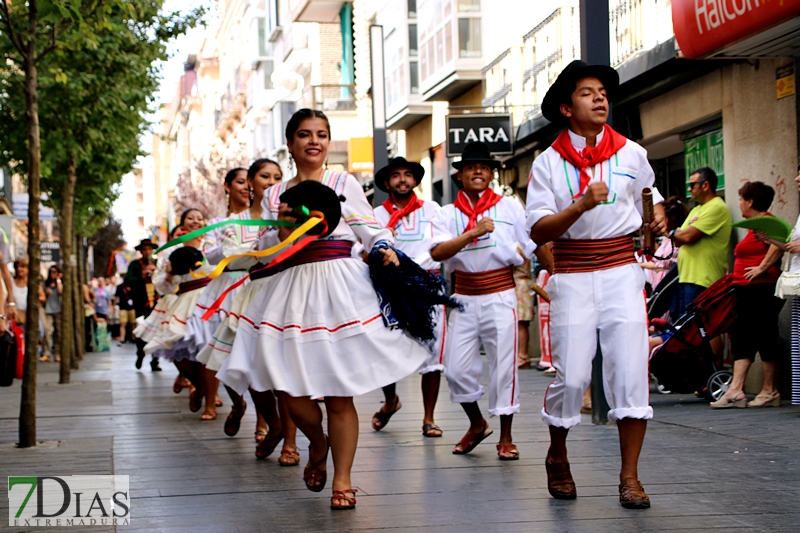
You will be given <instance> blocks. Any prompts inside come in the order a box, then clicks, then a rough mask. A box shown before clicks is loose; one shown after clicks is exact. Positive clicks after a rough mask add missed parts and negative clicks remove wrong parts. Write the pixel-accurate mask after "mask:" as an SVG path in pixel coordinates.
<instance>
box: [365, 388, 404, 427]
mask: <svg viewBox="0 0 800 533" xmlns="http://www.w3.org/2000/svg"><path fill="white" fill-rule="evenodd" d="M395 398H397V400H395V402H394V411H389V412H387V411H375V414H374V415H372V429H374V430H375V431H380V430H382V429H383V428H385V427H386V424H388V423H389V419H390V418H392V416H394V414H395V413H396V412H397V411H399V410H400V408H401V407H403V404H402V403H400V396H395Z"/></svg>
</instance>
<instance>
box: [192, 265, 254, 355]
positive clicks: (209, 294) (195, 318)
mask: <svg viewBox="0 0 800 533" xmlns="http://www.w3.org/2000/svg"><path fill="white" fill-rule="evenodd" d="M246 275H247V272H223V273H222V274H221V275H220V276H218V277H216V278H214V279H213V280H211V283H209V284H208V285H207V286H206V287H205V288H203V290H202V292H201V294H200V297H199V298H198V299H197V303H195V305H194V309H193V310H192V315H191V316H190V317H189V323H190V324H189V329H191V331H192V333H193V334H194V343H195V344H196V345H197V346H200V347H201V348H202V347H204V346H206V345H207V344H208V343H209V342H210V341H211V338H212V335H213V334H214V331H215V330H216V329H217V327H218V326H219V325H220V323H222V322H225V319H226V318H227V317H228V316H230V311H231V305H232V303H233V300H234V298H235V297H236V295H237V294H238V293H240V292H241V291H242V289H243V288H244V287H243V286H239V287H236V288H235V289H233V290H232V291H231V292H229V293H228V294H227V295H226V296H225V299H224V300H223V301H222V304H221V305H220V307H219V309H217V312H216V313H214V314H213V315H211V317H209V319H208V320H207V321H206V320H203V314H205V312H206V311H208V309H209V308H210V307H211V306H212V305H213V304H214V302H216V301H217V298H219V297H220V295H221V294H222V293H223V292H225V290H226V289H227V288H228V287H230V286H231V285H233V284H234V283H236V282H237V281H239V280H240V279H242V278H243V277H245V276H246Z"/></svg>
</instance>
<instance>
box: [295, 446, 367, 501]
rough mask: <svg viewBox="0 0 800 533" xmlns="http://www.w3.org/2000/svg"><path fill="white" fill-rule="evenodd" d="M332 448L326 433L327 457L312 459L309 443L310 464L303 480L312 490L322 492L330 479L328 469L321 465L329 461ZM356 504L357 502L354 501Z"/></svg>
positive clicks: (304, 470) (306, 468)
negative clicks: (317, 459)
mask: <svg viewBox="0 0 800 533" xmlns="http://www.w3.org/2000/svg"><path fill="white" fill-rule="evenodd" d="M330 448H331V443H330V441H328V436H327V435H325V457H323V458H322V459H320V460H319V461H312V460H311V445H310V444H309V445H308V464H307V465H306V467H305V468H304V469H303V481H305V482H306V488H307V489H308V490H310V491H311V492H322V490H323V489H324V488H325V483H326V482H327V481H328V471H327V470H320V469H319V467H321V466H322V465H324V464H326V463H327V462H328V450H330ZM353 505H355V502H353Z"/></svg>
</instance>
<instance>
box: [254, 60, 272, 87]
mask: <svg viewBox="0 0 800 533" xmlns="http://www.w3.org/2000/svg"><path fill="white" fill-rule="evenodd" d="M258 70H259V72H260V74H261V76H262V78H263V80H264V89H274V88H275V87H274V86H273V85H272V72H273V71H274V70H275V63H274V62H273V61H272V60H271V59H270V60H268V61H262V62H261V65H259V67H258Z"/></svg>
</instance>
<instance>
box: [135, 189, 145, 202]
mask: <svg viewBox="0 0 800 533" xmlns="http://www.w3.org/2000/svg"><path fill="white" fill-rule="evenodd" d="M136 203H137V204H143V203H144V193H143V192H137V193H136Z"/></svg>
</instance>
